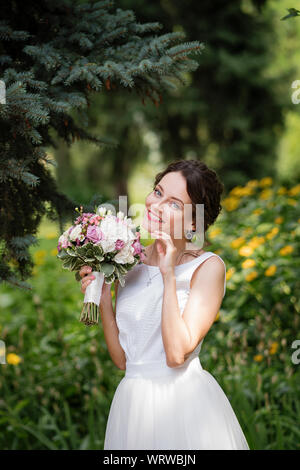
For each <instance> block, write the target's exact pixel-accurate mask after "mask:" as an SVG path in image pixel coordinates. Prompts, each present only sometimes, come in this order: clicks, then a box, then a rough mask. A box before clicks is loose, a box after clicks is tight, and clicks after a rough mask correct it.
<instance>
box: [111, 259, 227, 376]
mask: <svg viewBox="0 0 300 470" xmlns="http://www.w3.org/2000/svg"><path fill="white" fill-rule="evenodd" d="M211 256H217V257H218V258H220V259H221V261H222V262H223V264H224V268H225V279H224V294H223V297H224V296H225V292H226V265H225V263H224V261H223V260H222V258H221V257H220V256H218V255H217V254H215V253H213V252H204V253H202V254H201V255H200V256H198V257H196V258H194V259H192V260H191V261H189V262H187V263H184V264H180V265H178V266H175V276H176V293H177V298H178V305H179V309H180V313H181V315H182V314H183V311H184V308H185V305H186V303H187V300H188V297H189V293H190V281H191V278H192V275H193V272H194V271H195V269H196V268H197V267H198V266H199V265H200V264H201V263H203V262H204V261H205V260H206V259H208V258H210V257H211ZM149 276H150V278H151V280H152V283H151V284H150V285H149V286H147V282H148V281H149ZM163 292H164V284H163V279H162V275H161V273H160V269H159V267H158V266H149V265H145V264H144V263H141V264H137V265H136V266H135V267H134V268H133V269H132V270H131V271H129V272H128V273H127V274H126V276H125V286H124V287H123V288H122V287H121V286H120V285H119V286H118V293H117V305H116V323H117V326H118V329H119V341H120V344H121V346H122V348H123V349H124V352H125V356H126V374H127V376H129V375H133V371H138V368H137V365H138V364H141V365H144V367H143V375H145V374H146V372H147V370H149V371H150V370H151V369H152V370H153V369H155V370H157V373H159V372H160V371H162V370H165V371H166V372H169V373H171V374H172V373H173V372H172V369H173V368H172V369H170V368H169V367H168V366H167V364H166V355H165V351H164V346H163V339H162V334H161V314H162V301H163ZM202 342H203V339H202V340H201V341H200V343H199V344H198V346H197V347H196V348H195V349H194V351H193V352H192V353H191V354H190V355H189V357H188V359H187V360H186V361H185V363H187V361H190V360H191V359H192V358H193V357H198V356H199V353H200V350H201V346H202ZM140 369H141V367H140ZM152 370H151V375H152V376H153V371H152Z"/></svg>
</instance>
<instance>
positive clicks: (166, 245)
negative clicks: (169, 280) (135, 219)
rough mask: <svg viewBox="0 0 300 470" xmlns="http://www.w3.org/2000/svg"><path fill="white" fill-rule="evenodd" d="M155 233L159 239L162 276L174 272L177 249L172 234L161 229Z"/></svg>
mask: <svg viewBox="0 0 300 470" xmlns="http://www.w3.org/2000/svg"><path fill="white" fill-rule="evenodd" d="M153 235H154V236H155V238H156V239H157V252H158V256H159V265H158V266H159V269H160V272H161V274H162V276H166V275H168V274H174V268H175V262H176V254H177V250H176V247H175V246H174V243H173V240H172V238H171V236H170V235H168V234H167V233H165V232H162V231H161V230H154V232H153Z"/></svg>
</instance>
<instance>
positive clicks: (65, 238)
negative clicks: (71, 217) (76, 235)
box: [58, 232, 69, 244]
mask: <svg viewBox="0 0 300 470" xmlns="http://www.w3.org/2000/svg"><path fill="white" fill-rule="evenodd" d="M65 233H67V232H65ZM65 233H63V234H62V235H61V236H60V237H59V239H58V243H61V244H66V243H67V242H68V241H69V239H68V236H67V235H65Z"/></svg>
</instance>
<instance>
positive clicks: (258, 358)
mask: <svg viewBox="0 0 300 470" xmlns="http://www.w3.org/2000/svg"><path fill="white" fill-rule="evenodd" d="M263 358H264V357H263V355H262V354H256V356H254V358H253V359H254V360H255V361H256V362H261V361H262V360H263Z"/></svg>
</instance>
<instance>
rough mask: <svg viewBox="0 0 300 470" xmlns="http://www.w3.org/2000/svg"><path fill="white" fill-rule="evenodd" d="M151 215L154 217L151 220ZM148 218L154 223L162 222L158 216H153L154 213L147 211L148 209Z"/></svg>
mask: <svg viewBox="0 0 300 470" xmlns="http://www.w3.org/2000/svg"><path fill="white" fill-rule="evenodd" d="M151 215H153V216H155V217H153V218H152V217H151ZM148 218H150V219H151V220H154V221H156V222H163V220H162V219H161V218H160V217H159V216H157V215H156V214H154V212H152V211H150V210H149V209H148Z"/></svg>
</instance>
